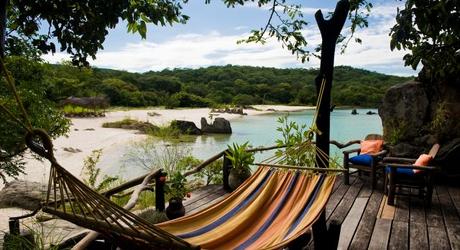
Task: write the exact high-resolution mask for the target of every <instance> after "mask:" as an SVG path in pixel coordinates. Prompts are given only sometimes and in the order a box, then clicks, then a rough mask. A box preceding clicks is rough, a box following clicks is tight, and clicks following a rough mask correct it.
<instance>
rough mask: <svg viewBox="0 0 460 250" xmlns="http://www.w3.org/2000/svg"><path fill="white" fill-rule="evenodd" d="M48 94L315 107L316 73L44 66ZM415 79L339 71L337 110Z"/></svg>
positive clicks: (128, 101)
mask: <svg viewBox="0 0 460 250" xmlns="http://www.w3.org/2000/svg"><path fill="white" fill-rule="evenodd" d="M44 67H45V71H46V73H45V74H44V75H45V78H46V82H47V85H48V89H47V95H48V97H49V98H50V99H51V100H53V101H56V102H57V101H59V100H62V99H65V98H67V97H69V96H76V97H83V96H95V95H106V96H107V97H109V98H110V102H111V105H113V106H156V105H164V106H167V107H205V106H218V105H220V104H237V105H250V104H273V103H276V104H306V105H312V104H314V103H315V96H316V90H315V86H314V78H315V76H316V74H317V70H314V69H312V70H307V69H276V68H263V67H249V66H232V65H227V66H212V67H208V68H200V69H174V70H163V71H159V72H146V73H130V72H126V71H118V70H110V69H97V68H94V69H78V68H74V67H72V66H70V65H48V66H44ZM408 79H410V78H404V77H397V76H390V75H384V74H379V73H375V72H370V71H367V70H361V69H355V68H351V67H344V66H340V67H336V69H335V75H334V88H333V92H332V93H333V94H332V102H333V104H334V105H350V106H366V107H376V106H378V105H379V103H380V101H381V99H382V97H383V94H384V93H385V91H386V89H388V88H389V87H390V86H392V85H395V84H398V83H401V82H404V81H407V80H408Z"/></svg>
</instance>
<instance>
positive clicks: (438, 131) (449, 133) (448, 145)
mask: <svg viewBox="0 0 460 250" xmlns="http://www.w3.org/2000/svg"><path fill="white" fill-rule="evenodd" d="M457 78H458V77H456V78H455V79H450V80H446V81H443V82H441V81H438V82H432V81H430V80H429V79H431V78H429V77H424V75H423V71H422V73H420V74H419V77H418V79H421V81H410V82H407V83H403V84H399V85H396V86H394V87H391V88H390V89H389V90H388V91H387V93H386V94H385V97H384V99H383V103H382V105H381V107H380V108H379V115H380V117H381V119H382V124H383V132H384V137H385V140H386V141H387V142H388V143H390V144H392V145H391V147H390V154H391V155H394V156H401V157H412V158H413V157H417V156H418V155H419V154H421V153H423V152H427V151H428V150H429V149H430V148H431V146H432V145H433V144H434V143H439V144H440V145H441V148H440V150H439V152H438V155H437V156H436V158H435V162H434V164H436V165H437V166H440V167H441V168H442V169H443V173H447V174H448V175H451V176H452V175H457V176H459V175H460V169H459V168H455V167H452V166H458V162H459V161H460V159H459V158H460V79H457Z"/></svg>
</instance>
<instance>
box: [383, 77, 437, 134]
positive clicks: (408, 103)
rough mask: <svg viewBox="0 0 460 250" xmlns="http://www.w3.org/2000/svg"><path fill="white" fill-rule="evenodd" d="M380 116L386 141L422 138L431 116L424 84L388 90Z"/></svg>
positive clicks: (415, 83) (404, 84) (417, 83)
mask: <svg viewBox="0 0 460 250" xmlns="http://www.w3.org/2000/svg"><path fill="white" fill-rule="evenodd" d="M379 115H380V117H381V118H382V123H383V128H384V131H383V134H384V136H385V140H391V139H390V138H391V137H393V138H392V139H393V140H396V141H410V140H412V139H413V138H415V137H418V136H420V134H421V130H422V129H424V128H425V123H424V122H425V119H426V117H427V116H428V115H429V100H428V96H427V94H426V91H425V89H424V87H423V84H422V83H420V82H417V81H410V82H407V83H402V84H398V85H395V86H393V87H391V88H390V89H388V91H387V92H386V94H385V97H384V98H383V103H382V105H381V106H380V108H379ZM395 136H396V137H397V138H395Z"/></svg>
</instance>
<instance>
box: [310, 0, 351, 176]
mask: <svg viewBox="0 0 460 250" xmlns="http://www.w3.org/2000/svg"><path fill="white" fill-rule="evenodd" d="M349 8H350V3H349V2H348V1H347V0H341V1H339V2H338V3H337V6H336V8H335V11H334V14H333V15H332V17H331V19H329V20H324V17H323V14H322V12H321V10H318V11H317V12H316V14H315V19H316V22H317V23H318V27H319V30H320V32H321V37H322V44H321V66H320V70H319V74H318V76H317V77H316V79H315V82H316V90H317V94H318V98H319V91H320V88H321V84H322V82H323V79H325V88H324V93H323V96H322V98H321V102H320V104H319V107H317V109H318V118H317V120H316V126H317V128H318V129H319V131H321V133H319V134H317V135H316V146H317V147H318V149H319V150H322V151H323V152H324V153H326V155H328V156H329V137H330V136H329V135H330V106H331V88H332V75H333V71H334V54H335V45H336V43H337V38H338V37H339V35H340V31H341V30H342V28H343V25H344V23H345V20H346V18H347V14H348V10H349ZM318 157H319V154H317V160H318V161H317V162H318V163H319V164H320V166H318V167H328V166H327V165H326V164H328V163H327V162H328V161H320V160H319V158H318ZM320 162H324V163H325V164H321V163H320Z"/></svg>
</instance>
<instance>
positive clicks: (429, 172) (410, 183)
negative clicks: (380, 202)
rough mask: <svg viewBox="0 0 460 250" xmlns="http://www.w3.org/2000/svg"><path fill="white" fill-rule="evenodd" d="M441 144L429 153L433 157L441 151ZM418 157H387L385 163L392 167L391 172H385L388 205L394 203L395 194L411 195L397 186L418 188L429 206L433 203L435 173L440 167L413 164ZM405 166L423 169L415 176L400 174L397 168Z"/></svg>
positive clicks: (434, 146) (405, 167)
mask: <svg viewBox="0 0 460 250" xmlns="http://www.w3.org/2000/svg"><path fill="white" fill-rule="evenodd" d="M439 147H440V146H439V144H434V145H433V146H432V147H431V149H430V152H429V153H428V154H429V155H430V156H431V157H433V159H434V158H435V157H436V154H437V153H438V151H439ZM416 160H417V159H412V158H399V157H385V158H384V159H383V164H384V165H385V166H388V167H389V168H390V172H389V173H388V174H387V173H386V174H385V184H384V192H385V193H387V194H388V201H387V203H388V205H394V199H395V195H411V194H410V193H408V194H407V193H403V192H402V191H401V190H397V188H399V189H400V188H403V187H407V188H416V189H418V196H419V197H423V198H424V200H425V204H426V205H427V206H430V205H431V198H432V195H433V173H434V172H435V171H437V170H438V169H439V168H438V167H435V166H416V165H412V164H413V163H415V161H416ZM398 168H404V169H410V170H422V172H419V173H417V174H415V175H413V176H407V175H403V174H398V173H397V169H398Z"/></svg>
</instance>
